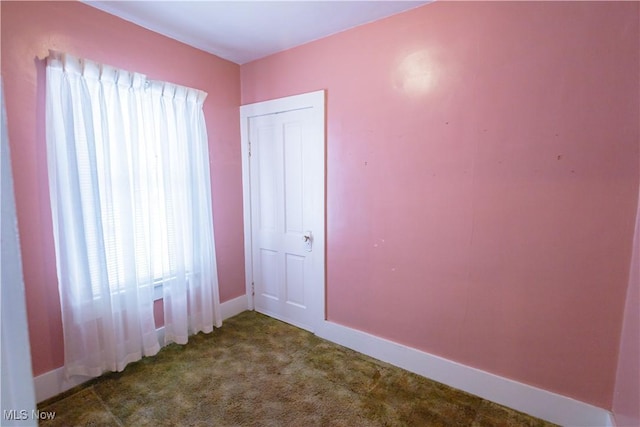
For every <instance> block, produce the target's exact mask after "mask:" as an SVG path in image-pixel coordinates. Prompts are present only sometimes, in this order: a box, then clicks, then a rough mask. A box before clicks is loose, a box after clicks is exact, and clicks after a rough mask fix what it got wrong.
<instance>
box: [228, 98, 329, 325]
mask: <svg viewBox="0 0 640 427" xmlns="http://www.w3.org/2000/svg"><path fill="white" fill-rule="evenodd" d="M307 108H311V109H312V111H313V113H312V119H311V120H312V127H313V128H314V136H313V137H314V138H318V141H317V142H318V143H322V152H323V153H326V148H325V147H326V143H325V91H324V90H320V91H316V92H309V93H304V94H301V95H293V96H288V97H285V98H279V99H274V100H269V101H263V102H257V103H254V104H247V105H243V106H241V107H240V140H241V154H242V200H243V216H244V259H245V283H246V291H247V306H248V308H249V309H250V310H253V309H254V308H255V305H254V297H253V285H252V284H253V281H254V280H253V265H252V253H253V251H252V235H251V224H252V222H251V221H252V218H251V179H250V177H251V174H250V169H249V168H250V164H249V153H250V143H249V119H250V118H251V117H256V116H263V115H267V114H274V113H282V112H286V111H292V110H301V109H307ZM325 157H326V154H325V156H323V158H322V159H321V160H320V161H321V162H322V168H321V170H322V177H321V181H322V193H323V197H322V206H321V209H322V216H323V218H324V221H323V228H322V229H321V230H314V231H313V233H314V243H313V246H314V252H316V251H317V253H318V254H320V255H321V256H319V257H317V259H318V260H319V262H322V268H321V269H318V270H319V271H320V270H321V273H319V274H321V277H315V278H314V279H315V280H314V283H315V287H314V295H315V297H316V298H318V304H317V305H316V307H315V311H316V312H315V313H314V314H313V323H314V324H313V325H312V327H313V329H314V331H315V330H317V328H319V327H320V326H321V325H322V323H323V322H324V320H325V318H326V314H325V298H326V290H325V288H326V281H325V272H326V268H325V266H326V264H325V263H326V252H325V228H326V203H325V200H326V196H325V195H326V162H325Z"/></svg>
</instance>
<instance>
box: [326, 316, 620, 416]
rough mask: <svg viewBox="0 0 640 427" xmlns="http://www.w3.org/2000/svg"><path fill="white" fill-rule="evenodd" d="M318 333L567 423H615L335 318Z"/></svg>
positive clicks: (598, 412) (583, 406)
mask: <svg viewBox="0 0 640 427" xmlns="http://www.w3.org/2000/svg"><path fill="white" fill-rule="evenodd" d="M316 335H318V336H319V337H321V338H324V339H326V340H329V341H332V342H334V343H336V344H340V345H342V346H344V347H348V348H351V349H353V350H356V351H358V352H360V353H363V354H366V355H368V356H371V357H373V358H375V359H378V360H382V361H384V362H387V363H390V364H392V365H395V366H398V367H400V368H403V369H406V370H407V371H410V372H414V373H416V374H418V375H422V376H424V377H427V378H430V379H433V380H435V381H438V382H440V383H443V384H446V385H448V386H451V387H454V388H457V389H460V390H464V391H466V392H468V393H471V394H474V395H476V396H479V397H482V398H483V399H487V400H490V401H492V402H495V403H498V404H500V405H504V406H507V407H509V408H512V409H515V410H517V411H520V412H524V413H526V414H529V415H532V416H534V417H537V418H541V419H543V420H547V421H550V422H552V423H556V424H560V425H564V426H594V427H615V423H614V422H613V417H612V414H611V413H610V412H608V411H606V410H604V409H601V408H597V407H595V406H592V405H589V404H587V403H583V402H580V401H577V400H575V399H571V398H569V397H565V396H562V395H559V394H556V393H553V392H550V391H547V390H543V389H539V388H536V387H532V386H530V385H527V384H523V383H519V382H517V381H513V380H510V379H507V378H504V377H500V376H498V375H494V374H491V373H489V372H485V371H481V370H479V369H475V368H472V367H470V366H466V365H462V364H460V363H457V362H453V361H451V360H447V359H444V358H442V357H438V356H434V355H432V354H429V353H425V352H422V351H419V350H416V349H413V348H410V347H407V346H404V345H401V344H398V343H395V342H393V341H389V340H386V339H383V338H380V337H376V336H374V335H370V334H367V333H365V332H361V331H358V330H355V329H351V328H348V327H345V326H342V325H338V324H336V323H332V322H326V321H325V322H323V323H322V324H321V325H320V326H319V327H318V328H317V330H316Z"/></svg>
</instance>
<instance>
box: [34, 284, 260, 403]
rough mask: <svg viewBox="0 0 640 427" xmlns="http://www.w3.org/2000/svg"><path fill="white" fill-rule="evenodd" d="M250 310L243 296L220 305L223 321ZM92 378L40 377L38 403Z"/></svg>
mask: <svg viewBox="0 0 640 427" xmlns="http://www.w3.org/2000/svg"><path fill="white" fill-rule="evenodd" d="M247 308H248V303H247V296H246V295H241V296H239V297H237V298H234V299H232V300H229V301H225V302H223V303H221V304H220V313H221V315H222V320H226V319H228V318H230V317H233V316H235V315H236V314H240V313H242V312H243V311H246V310H247ZM156 331H157V332H158V339H159V340H160V342H161V343H163V342H164V327H160V328H158V329H157V330H156ZM91 379H92V377H83V376H79V375H77V376H73V377H71V378H70V379H69V380H66V379H65V377H64V368H63V367H60V368H57V369H54V370H52V371H49V372H45V373H44V374H41V375H38V376H37V377H35V378H34V379H33V382H34V386H35V392H36V402H38V403H39V402H42V401H43V400H46V399H49V398H50V397H53V396H56V395H58V394H60V393H63V392H65V391H67V390H69V389H71V388H73V387H75V386H77V385H80V384H82V383H84V382H86V381H89V380H91Z"/></svg>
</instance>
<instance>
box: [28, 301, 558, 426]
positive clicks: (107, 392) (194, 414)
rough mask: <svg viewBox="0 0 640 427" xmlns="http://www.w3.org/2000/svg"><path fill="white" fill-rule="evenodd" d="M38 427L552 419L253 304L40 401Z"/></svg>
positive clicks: (461, 422)
mask: <svg viewBox="0 0 640 427" xmlns="http://www.w3.org/2000/svg"><path fill="white" fill-rule="evenodd" d="M38 409H40V410H41V411H54V412H55V413H56V416H55V418H54V419H53V420H51V421H45V422H42V423H41V424H40V425H41V426H74V425H80V426H89V425H91V426H295V427H303V426H550V425H552V424H549V423H546V422H544V421H541V420H539V419H536V418H532V417H529V416H527V415H524V414H522V413H519V412H516V411H513V410H511V409H508V408H505V407H502V406H499V405H496V404H494V403H491V402H488V401H486V400H483V399H481V398H479V397H475V396H472V395H470V394H467V393H464V392H462V391H459V390H456V389H453V388H450V387H447V386H445V385H442V384H440V383H437V382H434V381H431V380H428V379H426V378H423V377H420V376H418V375H415V374H412V373H410V372H407V371H405V370H403V369H400V368H396V367H393V366H391V365H389V364H386V363H383V362H380V361H377V360H375V359H372V358H370V357H367V356H364V355H362V354H360V353H357V352H355V351H352V350H349V349H347V348H344V347H341V346H339V345H336V344H333V343H330V342H328V341H325V340H323V339H320V338H318V337H316V336H315V335H313V334H311V333H309V332H306V331H303V330H301V329H298V328H296V327H293V326H290V325H288V324H286V323H282V322H279V321H277V320H274V319H272V318H269V317H267V316H263V315H261V314H258V313H256V312H251V311H247V312H244V313H242V314H239V315H238V316H235V317H233V318H231V319H228V320H226V321H225V322H224V325H223V326H222V328H220V329H216V330H215V331H214V332H213V333H211V334H208V335H204V334H198V335H195V336H193V337H191V338H190V340H189V343H188V344H187V345H184V346H179V345H175V344H172V345H169V346H167V347H165V348H164V349H162V350H161V351H160V352H159V353H158V354H157V355H156V356H154V357H147V358H144V359H143V360H141V361H139V362H136V363H133V364H131V365H129V366H128V367H127V368H126V370H125V371H124V372H121V373H113V374H107V375H104V376H102V377H100V378H98V379H95V380H93V381H91V382H89V383H88V384H86V385H84V386H80V387H78V388H76V389H74V390H70V391H69V392H66V393H64V394H62V395H60V396H57V397H54V398H52V399H49V400H48V401H45V402H42V404H40V405H39V406H38Z"/></svg>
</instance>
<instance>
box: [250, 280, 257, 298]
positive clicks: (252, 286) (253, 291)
mask: <svg viewBox="0 0 640 427" xmlns="http://www.w3.org/2000/svg"><path fill="white" fill-rule="evenodd" d="M255 295H256V285H255V283H253V282H251V296H252V297H253V296H255Z"/></svg>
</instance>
